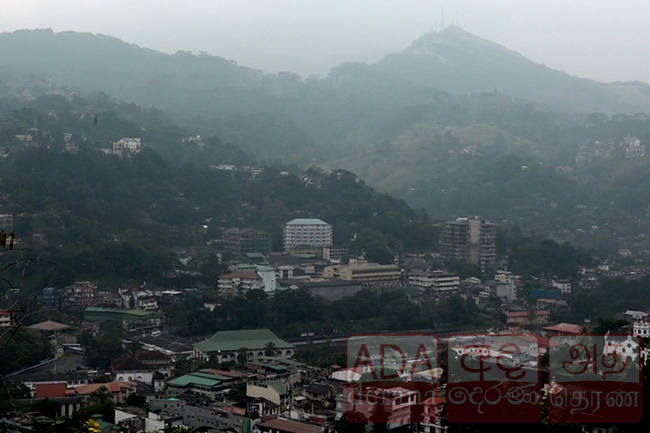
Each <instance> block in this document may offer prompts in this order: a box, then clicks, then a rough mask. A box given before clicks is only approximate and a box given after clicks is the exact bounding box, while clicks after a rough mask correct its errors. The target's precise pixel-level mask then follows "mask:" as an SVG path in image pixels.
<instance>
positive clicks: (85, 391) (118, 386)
mask: <svg viewBox="0 0 650 433" xmlns="http://www.w3.org/2000/svg"><path fill="white" fill-rule="evenodd" d="M136 386H137V383H136V382H107V383H91V384H88V385H82V386H78V387H76V388H75V389H76V390H77V392H78V393H79V395H90V394H92V393H93V392H95V391H97V390H98V389H100V388H101V387H105V388H106V389H108V390H109V391H110V392H111V393H116V392H120V390H122V388H130V387H136Z"/></svg>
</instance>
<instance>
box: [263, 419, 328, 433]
mask: <svg viewBox="0 0 650 433" xmlns="http://www.w3.org/2000/svg"><path fill="white" fill-rule="evenodd" d="M258 426H259V427H260V428H266V429H271V430H279V431H282V432H289V433H320V427H318V426H316V425H311V424H304V423H301V422H297V421H290V420H288V419H282V418H275V419H271V420H268V421H265V422H263V423H261V424H258Z"/></svg>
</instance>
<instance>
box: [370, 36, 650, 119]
mask: <svg viewBox="0 0 650 433" xmlns="http://www.w3.org/2000/svg"><path fill="white" fill-rule="evenodd" d="M372 69H373V70H376V71H379V72H382V73H384V74H387V75H390V76H394V77H399V78H401V79H404V80H407V81H409V82H411V83H413V84H414V85H419V86H428V87H432V88H436V89H440V90H445V91H447V92H451V93H456V94H466V93H473V92H491V91H493V90H494V91H498V92H501V93H506V94H509V95H512V96H514V97H517V98H524V99H529V100H532V101H537V102H540V103H543V104H547V105H549V106H551V107H554V108H555V109H558V110H563V111H570V112H603V113H608V114H617V113H636V112H646V113H647V112H649V111H650V86H649V85H647V84H644V83H640V82H616V83H612V84H604V83H599V82H597V81H594V80H590V79H586V78H580V77H577V76H570V75H568V74H566V73H564V72H561V71H556V70H553V69H550V68H548V67H546V66H545V65H542V64H538V63H535V62H533V61H531V60H529V59H527V58H526V57H524V56H522V55H521V54H519V53H517V52H515V51H512V50H509V49H507V48H505V47H503V46H501V45H498V44H496V43H493V42H490V41H487V40H485V39H481V38H479V37H476V36H474V35H471V34H469V33H467V32H465V31H463V30H462V29H460V28H459V27H455V26H451V27H448V28H447V29H445V30H444V31H442V32H437V33H429V34H426V35H424V36H422V37H421V38H419V39H418V40H416V41H414V42H413V43H412V44H411V45H410V46H409V47H407V48H406V49H404V50H403V51H402V52H400V53H396V54H390V55H388V56H386V57H385V58H384V59H382V60H380V61H379V62H377V63H375V64H374V65H372Z"/></svg>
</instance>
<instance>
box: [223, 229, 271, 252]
mask: <svg viewBox="0 0 650 433" xmlns="http://www.w3.org/2000/svg"><path fill="white" fill-rule="evenodd" d="M223 244H224V250H225V251H227V252H230V253H233V254H235V255H242V254H247V253H261V254H264V255H268V254H271V246H272V242H271V234H270V233H267V232H264V231H261V230H255V229H238V228H232V229H228V230H226V231H225V232H224V233H223Z"/></svg>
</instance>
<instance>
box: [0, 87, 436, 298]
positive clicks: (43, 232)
mask: <svg viewBox="0 0 650 433" xmlns="http://www.w3.org/2000/svg"><path fill="white" fill-rule="evenodd" d="M80 101H81V102H80ZM32 102H33V103H29V104H27V105H24V106H22V105H21V104H19V103H17V102H16V101H9V102H7V101H4V102H2V103H1V104H0V106H1V107H2V109H1V110H0V113H2V117H1V118H0V119H1V122H2V125H3V129H2V136H1V137H2V138H1V140H2V145H1V146H0V147H2V151H3V155H4V158H2V159H0V191H1V193H2V195H3V198H4V199H3V202H2V205H1V206H0V213H12V214H13V215H14V228H15V231H16V232H17V233H18V235H19V238H20V247H21V248H20V250H19V251H21V253H22V252H23V251H24V254H28V255H34V254H35V256H34V257H36V258H38V259H39V261H40V262H42V263H46V262H47V263H55V264H56V267H55V268H48V270H47V271H44V272H35V273H33V275H38V278H39V281H35V282H33V285H34V287H40V288H42V287H45V286H47V285H64V284H68V283H70V282H71V281H72V280H73V279H77V280H78V279H79V278H83V277H84V276H86V277H88V278H98V277H102V278H121V279H123V280H132V281H152V282H157V283H161V284H162V283H164V282H163V281H162V277H163V275H164V273H165V272H167V271H170V270H172V269H175V268H177V267H178V266H179V263H178V260H177V256H176V255H175V254H174V251H175V250H177V249H186V248H194V249H195V248H200V249H204V250H208V251H210V247H209V244H210V243H211V242H212V241H214V240H215V239H216V240H218V239H219V237H220V235H221V233H222V232H223V230H225V229H227V228H231V227H255V228H259V229H263V230H266V231H268V232H270V233H271V234H272V235H273V241H274V247H275V248H276V250H279V249H280V242H281V230H282V226H283V224H284V223H285V222H287V221H289V220H290V219H293V218H296V217H318V218H322V219H324V220H326V221H328V222H329V223H331V224H333V225H334V233H335V241H336V243H337V244H340V245H347V244H348V243H349V242H350V241H351V239H352V238H353V237H354V235H355V234H356V233H358V232H360V231H362V230H363V229H373V230H376V231H377V233H379V235H380V238H381V239H382V240H383V241H384V242H385V244H384V248H390V249H391V251H394V252H399V251H401V250H402V249H404V248H406V249H409V250H424V249H429V248H431V247H432V245H435V242H436V239H437V237H436V234H435V232H434V229H433V227H432V226H431V224H430V222H429V221H428V217H427V216H426V214H424V213H423V212H416V211H414V210H413V209H411V208H409V207H408V206H407V204H406V203H405V202H404V201H402V200H398V199H395V198H392V197H390V196H388V195H386V194H381V193H378V192H376V191H375V190H373V189H372V188H370V187H369V186H367V185H365V183H364V182H363V181H362V180H360V179H358V178H357V177H356V176H355V175H354V174H352V173H350V172H346V171H341V170H338V171H334V172H331V173H327V172H322V171H320V170H315V169H311V170H308V171H307V172H303V171H302V170H300V169H297V168H296V167H289V166H282V165H270V166H267V165H263V164H260V165H259V166H255V165H254V164H255V160H254V158H253V157H252V156H250V155H248V154H246V153H244V152H242V151H240V150H238V149H237V148H236V147H235V146H233V145H225V144H222V143H221V142H220V141H219V140H218V139H217V138H216V137H212V138H206V139H205V140H204V141H202V142H201V144H198V143H197V142H195V141H194V142H188V141H185V142H183V141H182V139H181V137H182V135H183V134H182V133H181V132H180V130H179V129H178V128H177V127H175V126H174V125H173V124H171V123H169V124H166V123H164V122H165V121H166V120H165V118H164V117H162V116H158V117H155V116H154V117H155V121H154V120H153V119H151V118H150V117H151V116H152V112H151V111H149V110H142V109H140V108H139V107H135V106H126V107H123V106H121V105H119V104H117V105H113V106H112V107H111V108H109V107H106V108H105V109H106V110H109V109H110V111H102V110H99V109H98V107H95V105H93V104H90V105H86V104H89V101H88V100H86V99H78V100H77V103H79V104H77V103H71V102H69V101H68V100H67V99H66V98H63V97H60V96H47V97H43V98H37V99H36V100H34V101H32ZM54 103H56V104H54ZM53 104H54V105H57V104H58V106H59V107H58V108H53V107H54V105H53ZM77 105H83V106H84V107H86V108H87V109H88V113H86V114H81V115H80V113H79V112H78V111H76V110H75V109H74V108H75V107H77ZM71 108H72V110H71ZM70 113H73V114H70ZM93 113H98V115H97V125H96V126H95V124H94V123H95V121H94V119H95V117H94V114H93ZM154 114H155V113H154ZM135 118H142V119H144V120H146V121H147V122H149V123H151V124H156V125H157V128H158V129H156V128H151V129H148V128H144V126H142V124H139V123H138V122H136V121H135V120H129V119H135ZM107 124H108V125H110V126H107ZM33 125H37V127H34V126H33ZM30 126H31V129H30V128H28V127H30ZM163 130H166V131H177V134H176V135H173V134H167V135H165V134H161V135H157V132H156V131H163ZM26 133H29V134H26ZM140 133H141V134H142V140H143V142H144V143H145V144H146V146H145V147H144V149H143V151H142V152H140V153H137V154H133V155H129V156H124V157H122V158H120V157H118V156H116V155H113V154H110V150H111V149H112V147H111V140H117V139H118V138H120V137H125V136H134V135H139V134H140ZM66 134H68V135H66ZM17 135H30V137H31V138H32V141H30V142H28V143H25V142H22V141H19V140H17V138H16V136H17ZM145 137H147V138H146V141H145ZM159 137H160V139H161V141H160V142H157V141H156V140H157V139H158V138H159ZM107 138H108V141H107V140H106V139H107ZM174 138H176V140H177V141H174ZM178 160H183V161H186V162H184V163H182V164H179V163H178ZM193 160H195V161H197V162H192V161H193ZM225 166H229V169H220V168H223V167H225ZM253 168H255V173H256V174H255V175H254V174H253V171H254V170H253ZM257 170H260V171H259V172H258V171H257Z"/></svg>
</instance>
